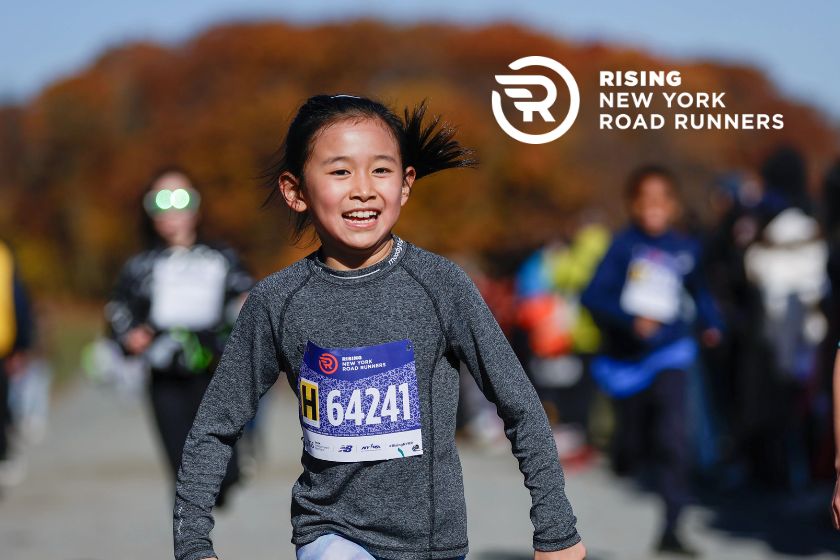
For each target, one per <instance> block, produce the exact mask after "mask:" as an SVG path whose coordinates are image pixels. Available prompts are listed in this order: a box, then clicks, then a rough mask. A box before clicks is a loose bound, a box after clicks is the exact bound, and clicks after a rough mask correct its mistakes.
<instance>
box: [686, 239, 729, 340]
mask: <svg viewBox="0 0 840 560" xmlns="http://www.w3.org/2000/svg"><path fill="white" fill-rule="evenodd" d="M692 254H693V255H694V262H695V263H696V264H695V265H694V268H692V269H691V272H689V273H688V274H687V275H686V276H685V280H684V283H685V288H686V290H688V293H689V294H691V297H692V298H693V299H694V304H695V305H696V306H697V319H698V322H699V323H700V326H701V327H702V328H704V329H717V330H719V331H723V329H724V324H723V319H722V318H721V315H720V311H719V310H718V307H717V304H716V303H715V300H714V298H712V294H711V292H710V291H709V288H708V286H707V284H706V276H705V271H704V269H703V266H702V264H701V263H702V262H703V261H702V260H701V250H700V248H699V246H696V247H695V248H694V250H693V251H692Z"/></svg>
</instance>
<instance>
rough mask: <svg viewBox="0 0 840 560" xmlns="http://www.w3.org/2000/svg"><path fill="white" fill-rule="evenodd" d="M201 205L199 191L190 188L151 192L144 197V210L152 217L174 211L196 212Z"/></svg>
mask: <svg viewBox="0 0 840 560" xmlns="http://www.w3.org/2000/svg"><path fill="white" fill-rule="evenodd" d="M200 204H201V196H200V195H199V194H198V191H196V190H195V189H191V188H189V187H178V188H175V189H160V190H159V191H149V192H148V193H146V196H145V197H143V208H145V209H146V212H147V213H148V214H149V215H150V216H157V215H160V214H162V213H164V212H170V211H173V210H181V211H184V210H191V211H193V212H195V211H196V210H198V206H199V205H200Z"/></svg>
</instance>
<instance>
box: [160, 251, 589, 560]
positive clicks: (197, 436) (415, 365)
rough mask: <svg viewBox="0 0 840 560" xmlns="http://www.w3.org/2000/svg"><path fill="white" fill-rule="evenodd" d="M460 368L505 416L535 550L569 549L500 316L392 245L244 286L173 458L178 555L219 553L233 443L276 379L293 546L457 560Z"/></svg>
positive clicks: (446, 275) (462, 541) (540, 420)
mask: <svg viewBox="0 0 840 560" xmlns="http://www.w3.org/2000/svg"><path fill="white" fill-rule="evenodd" d="M459 362H464V363H465V364H466V365H467V366H468V368H469V370H470V372H471V373H472V375H473V377H474V378H475V380H476V382H477V383H478V386H479V387H480V388H481V390H482V391H483V392H484V394H485V395H486V396H487V398H488V399H490V400H491V401H492V402H494V403H495V404H496V406H497V409H498V412H499V415H500V416H501V417H502V419H503V421H504V424H505V433H506V434H507V437H508V438H509V439H510V441H511V444H512V448H513V454H514V456H515V457H516V458H517V460H518V461H519V468H520V470H521V471H522V473H523V475H524V477H525V486H526V487H527V488H528V490H529V491H530V493H531V499H532V506H531V520H532V522H533V524H534V528H535V531H534V538H533V542H534V548H535V549H536V550H544V551H552V550H560V549H564V548H568V547H570V546H572V545H574V544H576V543H577V542H578V541H579V540H580V537H579V536H578V534H577V531H576V529H575V517H574V515H573V513H572V508H571V505H570V504H569V502H568V500H567V499H566V495H565V492H564V479H563V471H562V468H561V466H560V463H559V461H558V458H557V450H556V447H555V444H554V440H553V438H552V435H551V430H550V428H549V425H548V421H547V418H546V415H545V413H544V411H543V408H542V406H541V404H540V401H539V399H538V398H537V395H536V392H535V390H534V388H533V386H532V385H531V383H530V381H529V380H528V379H527V377H526V375H525V372H524V371H523V369H522V366H521V365H520V363H519V361H518V360H517V358H516V356H515V355H514V353H513V351H512V350H511V348H510V345H509V344H508V342H507V340H506V339H505V337H504V335H503V334H502V331H501V329H500V328H499V326H498V324H497V323H496V320H495V319H494V318H493V316H492V314H491V313H490V310H489V309H488V308H487V305H486V304H485V303H484V300H483V299H482V297H481V295H480V294H479V292H478V290H477V289H476V287H475V285H474V284H473V283H472V281H471V280H470V279H469V278H468V276H467V275H466V274H465V273H464V271H463V270H462V269H461V268H459V267H458V266H457V265H455V264H454V263H452V262H451V261H449V260H447V259H445V258H443V257H441V256H439V255H436V254H434V253H430V252H428V251H425V250H423V249H420V248H418V247H416V246H414V245H412V244H410V243H408V242H405V241H403V240H402V239H400V238H398V237H396V236H395V238H394V245H393V249H392V250H391V254H390V255H389V256H388V257H387V258H386V259H384V260H382V261H380V262H379V263H377V264H374V265H372V266H370V267H367V268H363V269H358V270H352V271H336V270H333V269H330V268H328V267H326V266H325V265H324V264H323V263H322V262H321V261H320V260H319V259H318V257H317V254H315V253H313V254H312V255H310V256H308V257H306V258H304V259H302V260H300V261H298V262H296V263H294V264H293V265H291V266H289V267H288V268H285V269H283V270H281V271H279V272H276V273H274V274H272V275H270V276H268V277H267V278H265V279H263V280H262V281H260V282H259V283H258V284H257V285H256V286H255V288H254V289H253V290H252V291H251V293H250V295H249V297H248V300H247V301H246V303H245V305H244V307H243V309H242V311H241V313H240V315H239V318H238V319H237V321H236V324H235V326H234V329H233V332H232V334H231V336H230V339H229V341H228V343H227V346H226V347H225V350H224V354H223V356H222V359H221V362H220V364H219V366H218V368H217V370H216V372H215V374H214V377H213V380H212V381H211V383H210V386H209V387H208V389H207V392H206V394H205V396H204V400H203V401H202V403H201V407H200V408H199V410H198V414H197V416H196V419H195V423H194V425H193V427H192V430H191V431H190V434H189V436H188V437H187V441H186V444H185V447H184V452H183V459H182V463H181V469H180V471H179V473H178V480H177V485H176V501H175V511H174V536H175V558H176V559H177V560H198V559H201V558H207V557H210V556H215V552H214V551H213V546H212V542H211V540H210V537H209V535H210V531H211V529H212V528H213V516H212V514H211V508H212V506H213V503H214V501H215V495H216V493H217V492H218V489H219V485H220V483H221V481H222V478H223V477H224V473H225V469H226V466H227V462H228V459H229V457H230V454H231V449H232V446H233V444H234V443H235V442H236V440H237V438H238V437H239V436H240V434H241V433H242V429H243V427H244V426H245V424H246V422H248V421H249V420H250V419H251V418H252V417H253V416H254V414H255V412H256V410H257V404H258V402H259V398H260V397H261V396H262V395H263V393H265V392H266V391H267V390H268V389H269V388H270V387H271V386H272V385H273V384H274V382H275V381H276V380H277V378H278V377H279V374H280V372H285V374H286V377H287V380H288V382H289V384H290V385H291V387H292V389H293V390H294V391H295V393H296V394H297V395H298V399H299V402H300V407H299V409H298V415H299V417H300V424H301V428H302V429H303V435H304V438H303V440H304V444H303V447H304V449H303V453H302V457H301V463H302V465H303V473H302V474H301V476H300V477H299V478H298V480H297V482H296V483H295V484H294V487H293V489H292V525H293V536H292V542H293V543H294V544H297V545H303V544H307V543H309V542H312V541H313V540H315V539H316V538H318V537H319V536H321V535H324V534H327V533H338V534H341V535H343V536H345V537H347V538H349V539H351V540H354V541H356V542H358V543H360V544H362V545H363V546H364V547H365V548H367V549H368V550H370V551H371V552H372V553H373V554H375V555H377V556H381V557H383V558H389V559H391V558H393V559H394V560H421V559H440V558H450V557H454V556H459V555H462V554H466V553H467V524H466V506H465V501H464V487H463V481H462V475H461V464H460V461H459V458H458V453H457V451H456V448H455V412H456V408H457V402H458V375H459V368H458V365H459Z"/></svg>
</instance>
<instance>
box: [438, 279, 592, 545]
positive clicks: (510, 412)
mask: <svg viewBox="0 0 840 560" xmlns="http://www.w3.org/2000/svg"><path fill="white" fill-rule="evenodd" d="M454 284H455V285H454V286H453V287H454V288H456V289H455V290H453V292H454V293H455V294H456V295H455V298H457V299H456V300H455V301H454V302H453V305H452V309H453V312H452V315H451V317H449V323H448V327H447V328H448V330H449V337H450V345H451V347H452V350H453V352H454V353H455V355H456V356H457V357H458V359H460V360H461V361H462V362H464V363H465V364H466V365H467V367H468V368H469V370H470V372H471V373H472V375H473V377H474V378H475V380H476V382H477V383H478V386H479V387H480V388H481V390H482V392H483V393H484V394H485V395H486V396H487V398H488V399H489V400H490V401H491V402H493V403H494V404H495V405H496V408H497V410H498V413H499V416H500V417H501V418H502V420H503V421H504V425H505V434H506V435H507V437H508V439H509V440H510V442H511V446H512V449H513V455H514V456H515V457H516V459H517V461H519V470H520V471H521V472H522V474H523V475H524V477H525V486H526V488H528V490H529V491H530V493H531V521H532V522H533V524H534V529H535V532H534V549H535V550H540V551H555V550H562V549H564V548H569V547H570V546H573V545H575V544H577V543H578V542H579V541H580V536H579V535H578V533H577V530H576V529H575V523H576V519H575V516H574V514H573V513H572V506H571V504H570V503H569V501H568V499H567V498H566V494H565V491H564V484H565V483H564V477H563V469H562V467H561V466H560V461H559V459H558V455H557V448H556V445H555V443H554V438H553V436H552V433H551V428H550V427H549V424H548V418H547V417H546V414H545V411H544V410H543V407H542V403H540V400H539V398H538V397H537V392H536V390H535V389H534V386H533V385H532V384H531V382H530V380H529V379H528V377H527V376H526V375H525V371H524V370H523V369H522V365H521V364H520V363H519V360H518V359H517V358H516V355H515V354H514V352H513V349H512V348H511V346H510V344H509V343H508V341H507V339H506V338H505V336H504V334H503V333H502V330H501V328H500V327H499V324H498V323H497V322H496V319H495V318H494V317H493V315H492V313H491V312H490V309H489V308H488V307H487V305H486V304H485V302H484V300H483V299H482V297H481V295H480V293H479V292H478V289H477V288H476V287H475V284H473V282H472V280H470V278H469V277H468V276H467V274H466V273H465V272H464V271H463V270H461V269H460V268H457V272H456V278H455V280H454Z"/></svg>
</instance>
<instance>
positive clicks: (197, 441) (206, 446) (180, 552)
mask: <svg viewBox="0 0 840 560" xmlns="http://www.w3.org/2000/svg"><path fill="white" fill-rule="evenodd" d="M273 333H274V330H273V328H272V321H271V316H270V315H269V309H268V306H267V304H266V302H265V301H264V300H263V296H262V295H261V294H259V293H256V292H251V293H250V294H249V296H248V299H247V300H246V301H245V304H244V306H243V307H242V311H241V312H240V314H239V317H238V318H237V320H236V323H235V324H234V327H233V331H232V332H231V335H230V338H229V339H228V342H227V345H226V346H225V349H224V352H223V354H222V358H221V361H220V362H219V365H218V367H217V369H216V372H215V373H214V375H213V379H212V381H211V382H210V384H209V386H208V388H207V391H206V392H205V394H204V398H203V400H202V401H201V405H200V406H199V409H198V413H197V414H196V417H195V421H194V423H193V426H192V429H191V430H190V433H189V435H188V436H187V440H186V443H185V445H184V451H183V455H182V459H181V468H180V470H179V471H178V477H177V481H176V485H175V510H174V519H173V531H174V538H175V558H176V560H199V559H202V558H210V557H214V556H216V554H215V552H214V551H213V543H212V542H211V540H210V531H211V529H212V528H213V524H214V521H213V515H212V512H211V510H212V508H213V505H214V503H215V501H216V495H217V494H218V492H219V487H220V485H221V482H222V479H223V478H224V475H225V471H226V469H227V464H228V461H229V460H230V456H231V453H232V449H233V445H234V443H236V440H237V439H239V436H240V435H241V434H242V430H243V427H244V426H245V424H246V423H247V422H248V421H249V420H251V419H252V418H253V417H254V415H255V414H256V411H257V405H258V403H259V400H260V397H261V396H262V395H263V394H264V393H265V392H266V391H268V389H269V388H270V387H271V386H272V385H273V384H274V382H275V381H276V380H277V378H278V376H279V373H280V369H281V368H280V363H281V362H280V358H279V354H278V352H277V346H276V343H275V338H274V334H273Z"/></svg>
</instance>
